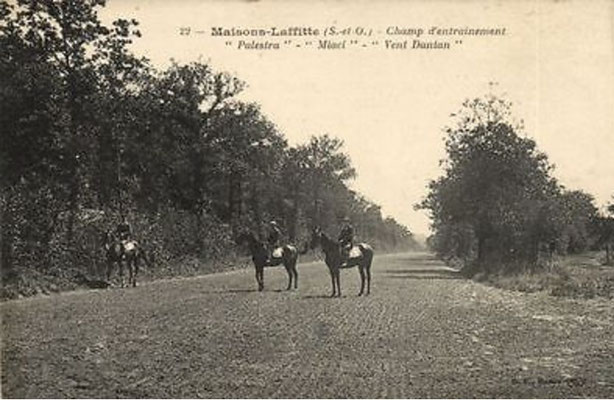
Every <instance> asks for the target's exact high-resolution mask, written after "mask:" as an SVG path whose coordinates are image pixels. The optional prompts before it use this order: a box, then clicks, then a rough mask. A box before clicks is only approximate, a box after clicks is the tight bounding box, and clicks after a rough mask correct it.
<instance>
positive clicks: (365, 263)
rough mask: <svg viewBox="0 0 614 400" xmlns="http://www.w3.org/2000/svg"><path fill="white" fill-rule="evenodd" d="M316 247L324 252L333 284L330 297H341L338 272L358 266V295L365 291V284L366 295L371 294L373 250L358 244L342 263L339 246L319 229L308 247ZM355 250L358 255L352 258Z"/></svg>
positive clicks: (314, 233) (365, 245) (366, 245)
mask: <svg viewBox="0 0 614 400" xmlns="http://www.w3.org/2000/svg"><path fill="white" fill-rule="evenodd" d="M317 246H320V247H322V251H323V252H324V262H325V263H326V266H327V267H328V271H329V272H330V277H331V280H332V284H333V293H332V294H331V297H335V296H339V297H341V282H340V280H339V275H340V273H339V270H340V269H344V268H352V267H355V266H358V271H359V272H360V293H358V295H359V296H362V294H363V293H364V290H365V282H366V284H367V293H366V294H367V295H368V294H370V293H371V263H372V261H373V248H372V247H371V246H369V245H368V244H366V243H359V244H358V245H356V246H354V248H353V249H352V251H351V252H350V257H349V258H348V259H347V262H346V263H344V262H343V255H342V250H343V249H342V246H341V244H340V243H339V242H338V241H336V240H334V239H331V238H329V237H328V236H327V235H326V234H325V233H324V232H322V230H321V229H320V228H316V229H314V230H313V234H312V237H311V243H310V247H311V249H315V248H316V247H317ZM355 249H358V252H359V255H356V256H353V254H352V253H353V252H354V251H355Z"/></svg>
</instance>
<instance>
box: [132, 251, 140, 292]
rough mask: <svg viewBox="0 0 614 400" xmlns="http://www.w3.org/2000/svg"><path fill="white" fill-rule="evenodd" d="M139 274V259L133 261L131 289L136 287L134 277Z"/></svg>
mask: <svg viewBox="0 0 614 400" xmlns="http://www.w3.org/2000/svg"><path fill="white" fill-rule="evenodd" d="M138 274H139V258H138V257H136V258H135V259H134V280H133V281H132V287H136V277H137V275H138Z"/></svg>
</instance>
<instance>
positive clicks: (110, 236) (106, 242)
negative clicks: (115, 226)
mask: <svg viewBox="0 0 614 400" xmlns="http://www.w3.org/2000/svg"><path fill="white" fill-rule="evenodd" d="M116 242H118V239H117V237H115V234H114V233H113V231H112V230H107V231H105V232H104V233H103V234H102V245H103V246H104V248H105V249H106V250H109V249H110V248H111V246H113V244H114V243H116Z"/></svg>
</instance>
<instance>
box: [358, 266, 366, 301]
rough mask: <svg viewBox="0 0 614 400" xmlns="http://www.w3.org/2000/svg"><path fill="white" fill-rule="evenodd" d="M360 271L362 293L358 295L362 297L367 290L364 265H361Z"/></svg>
mask: <svg viewBox="0 0 614 400" xmlns="http://www.w3.org/2000/svg"><path fill="white" fill-rule="evenodd" d="M358 271H359V272H360V293H358V295H359V296H362V292H363V291H364V290H365V269H364V267H363V266H362V265H359V266H358Z"/></svg>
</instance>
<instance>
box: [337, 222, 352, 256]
mask: <svg viewBox="0 0 614 400" xmlns="http://www.w3.org/2000/svg"><path fill="white" fill-rule="evenodd" d="M338 240H339V245H340V246H341V255H342V256H343V259H344V260H347V258H348V256H349V253H350V250H351V249H352V246H353V245H354V227H352V224H351V222H350V219H349V218H347V217H345V218H343V227H342V228H341V232H340V233H339V237H338Z"/></svg>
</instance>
